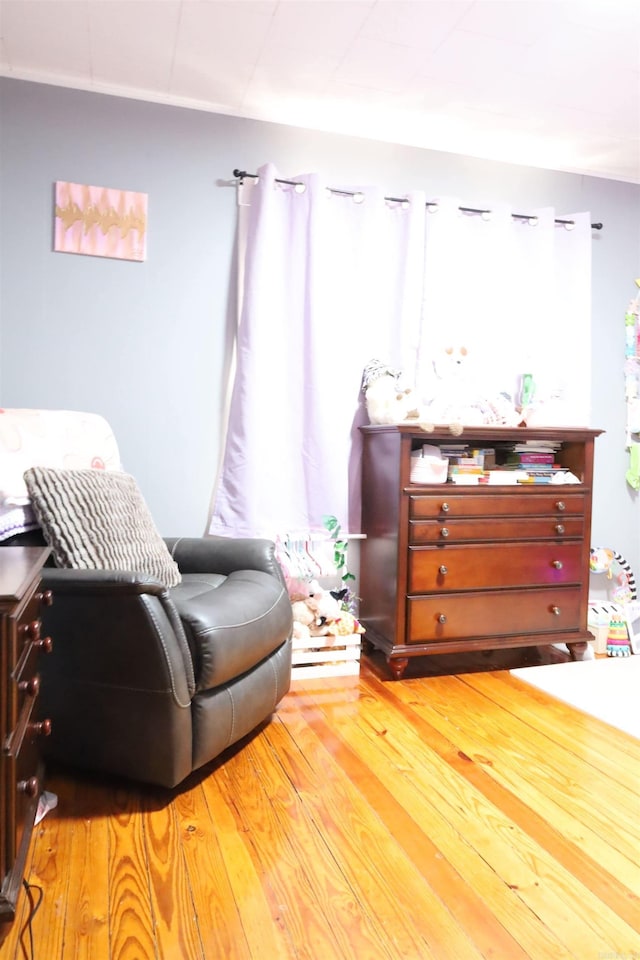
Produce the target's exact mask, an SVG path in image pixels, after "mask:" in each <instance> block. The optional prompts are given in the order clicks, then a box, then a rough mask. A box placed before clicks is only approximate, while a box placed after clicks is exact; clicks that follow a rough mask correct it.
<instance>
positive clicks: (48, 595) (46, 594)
mask: <svg viewBox="0 0 640 960" xmlns="http://www.w3.org/2000/svg"><path fill="white" fill-rule="evenodd" d="M36 600H39V601H40V603H41V604H43V605H44V606H45V607H50V606H51V604H52V603H53V593H52V592H51V590H44V591H42V592H40V593H36Z"/></svg>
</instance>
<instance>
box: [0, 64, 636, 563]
mask: <svg viewBox="0 0 640 960" xmlns="http://www.w3.org/2000/svg"><path fill="white" fill-rule="evenodd" d="M0 110H1V113H0V135H1V146H0V151H1V152H0V160H1V167H0V201H1V204H2V206H1V222H0V231H1V232H0V271H1V272H0V281H1V293H0V296H1V299H0V403H1V404H2V405H3V406H6V407H10V406H16V407H17V406H25V407H59V408H68V409H85V410H93V411H96V412H99V413H101V414H103V415H104V416H105V417H106V418H107V419H108V420H109V421H110V422H111V424H112V425H113V427H114V429H115V431H116V435H117V437H118V439H119V443H120V448H121V454H122V458H123V461H124V465H125V468H126V469H127V470H128V471H129V472H130V473H132V474H133V475H134V476H135V477H136V478H137V480H138V482H139V483H140V486H141V487H142V490H143V492H144V495H145V497H146V499H147V502H148V503H149V506H150V508H151V510H152V513H153V515H154V517H155V519H156V522H157V523H158V526H159V527H160V529H161V531H162V533H163V534H165V535H175V534H184V535H200V534H202V533H203V532H204V530H205V527H206V521H207V516H208V510H209V505H210V500H211V495H212V490H213V484H214V479H215V474H216V469H217V465H218V459H219V448H220V442H221V424H220V410H221V403H222V396H223V381H224V376H223V374H224V370H225V364H226V362H227V357H228V344H229V320H228V317H229V316H230V309H229V304H230V297H231V294H230V289H229V275H230V266H231V263H232V256H233V243H234V226H235V191H234V189H233V188H232V187H231V186H230V185H228V183H225V181H228V180H230V179H231V178H232V171H233V169H234V167H240V168H243V169H246V170H248V171H253V170H255V169H256V168H257V167H258V166H260V165H261V164H263V163H265V162H267V161H271V162H273V163H274V164H275V165H276V167H277V168H278V169H279V170H280V171H281V172H282V174H283V175H285V176H288V175H295V174H297V173H302V172H308V171H318V172H321V173H323V174H325V175H326V176H327V178H328V179H329V181H330V182H331V183H333V184H335V185H341V184H350V183H372V184H380V185H382V186H384V188H385V189H386V190H388V191H390V192H392V193H394V194H396V193H403V192H405V191H407V190H412V189H424V190H425V191H426V192H427V194H431V195H433V196H437V195H440V194H452V195H455V196H458V197H459V198H460V199H461V201H463V202H464V203H466V204H469V205H471V206H473V205H478V204H479V205H485V204H486V205H491V203H495V202H498V201H504V202H507V203H511V204H512V205H513V207H514V209H515V208H517V209H518V211H519V212H526V211H527V208H528V207H532V208H533V207H537V206H544V205H551V206H554V207H556V209H557V211H558V212H559V213H565V214H570V213H572V212H576V211H579V210H589V211H590V212H591V216H592V219H593V220H601V221H602V222H603V223H604V230H602V231H601V232H600V233H595V232H594V235H593V323H592V331H591V336H592V342H593V374H592V409H593V425H594V426H597V427H600V428H602V429H604V430H605V431H606V433H605V434H604V436H602V437H601V438H600V439H599V440H598V441H597V452H596V480H595V491H594V493H595V508H594V518H593V535H592V543H594V544H596V543H597V544H601V545H605V546H611V547H614V548H615V549H617V550H618V551H620V552H621V553H623V554H624V555H626V556H627V557H628V559H629V560H630V562H631V563H632V564H633V565H634V567H635V569H636V571H637V572H638V573H640V504H639V501H638V496H637V495H636V494H633V493H632V491H631V490H630V488H629V487H628V485H627V484H626V482H625V471H626V468H627V464H628V455H627V453H626V452H625V449H624V423H625V408H624V395H623V376H622V364H623V357H624V327H623V315H624V310H625V307H626V305H627V302H628V301H629V299H630V298H631V296H632V295H633V294H634V291H635V287H634V284H633V280H634V278H635V277H637V276H638V275H639V274H640V186H638V185H632V184H625V183H619V182H615V181H611V180H603V179H598V178H595V177H585V176H579V175H574V174H567V173H559V172H549V171H541V170H536V169H533V168H529V167H519V166H512V165H508V164H500V163H492V162H488V161H484V160H477V159H474V158H472V157H465V156H455V155H452V154H445V153H440V152H436V151H430V150H421V149H415V148H410V147H402V146H397V145H393V144H386V143H377V142H372V141H367V140H360V139H356V138H350V137H345V136H337V135H330V134H324V133H316V132H312V131H308V130H301V129H297V128H292V127H286V126H281V125H277V124H270V123H265V122H262V121H254V120H246V119H240V118H234V117H227V116H221V115H217V114H209V113H203V112H198V111H192V110H184V109H181V108H178V107H169V106H163V105H158V104H153V103H144V102H140V101H136V100H128V99H121V98H118V97H110V96H104V95H101V94H91V93H84V92H80V91H75V90H67V89H63V88H58V87H53V86H45V85H41V84H35V83H29V82H25V81H19V80H8V79H4V78H2V79H0ZM56 180H69V181H74V182H77V183H86V184H95V185H100V186H108V187H117V188H121V189H126V190H136V191H141V192H144V193H147V194H148V195H149V235H148V252H147V261H146V262H145V263H143V264H140V263H130V262H125V261H117V260H106V259H104V260H103V259H101V258H97V257H85V256H74V255H68V254H57V253H53V252H52V206H53V185H54V183H55V181H56ZM523 296H526V291H523ZM463 298H464V291H461V302H462V301H463ZM514 322H516V323H517V316H515V317H514ZM523 335H524V336H526V335H531V336H532V337H535V331H529V332H527V331H523ZM549 350H550V351H552V350H553V343H550V344H549ZM568 362H571V361H570V359H569V361H568ZM274 469H275V466H274Z"/></svg>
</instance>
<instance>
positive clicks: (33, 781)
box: [16, 777, 40, 799]
mask: <svg viewBox="0 0 640 960" xmlns="http://www.w3.org/2000/svg"><path fill="white" fill-rule="evenodd" d="M16 789H17V791H18V793H24V795H25V796H26V797H31V799H33V798H34V797H37V796H38V794H39V793H40V784H39V783H38V778H37V777H29V779H28V780H18V782H17V784H16Z"/></svg>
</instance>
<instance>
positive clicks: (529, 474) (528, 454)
mask: <svg viewBox="0 0 640 960" xmlns="http://www.w3.org/2000/svg"><path fill="white" fill-rule="evenodd" d="M559 449H560V444H559V443H557V442H556V441H554V440H536V441H533V440H527V441H525V442H524V443H514V444H513V449H512V450H511V451H510V452H509V453H507V456H506V459H505V462H504V464H503V466H502V469H503V470H512V471H513V472H514V473H515V474H516V475H517V476H516V482H517V483H551V481H552V480H553V477H554V475H555V474H557V473H563V472H564V468H563V467H561V466H560V464H558V463H556V453H557V451H558V450H559Z"/></svg>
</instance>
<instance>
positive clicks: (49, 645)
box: [34, 637, 53, 653]
mask: <svg viewBox="0 0 640 960" xmlns="http://www.w3.org/2000/svg"><path fill="white" fill-rule="evenodd" d="M34 647H37V649H38V650H41V651H42V653H52V652H53V640H52V639H51V637H40V639H39V640H38V642H37V643H34Z"/></svg>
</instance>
